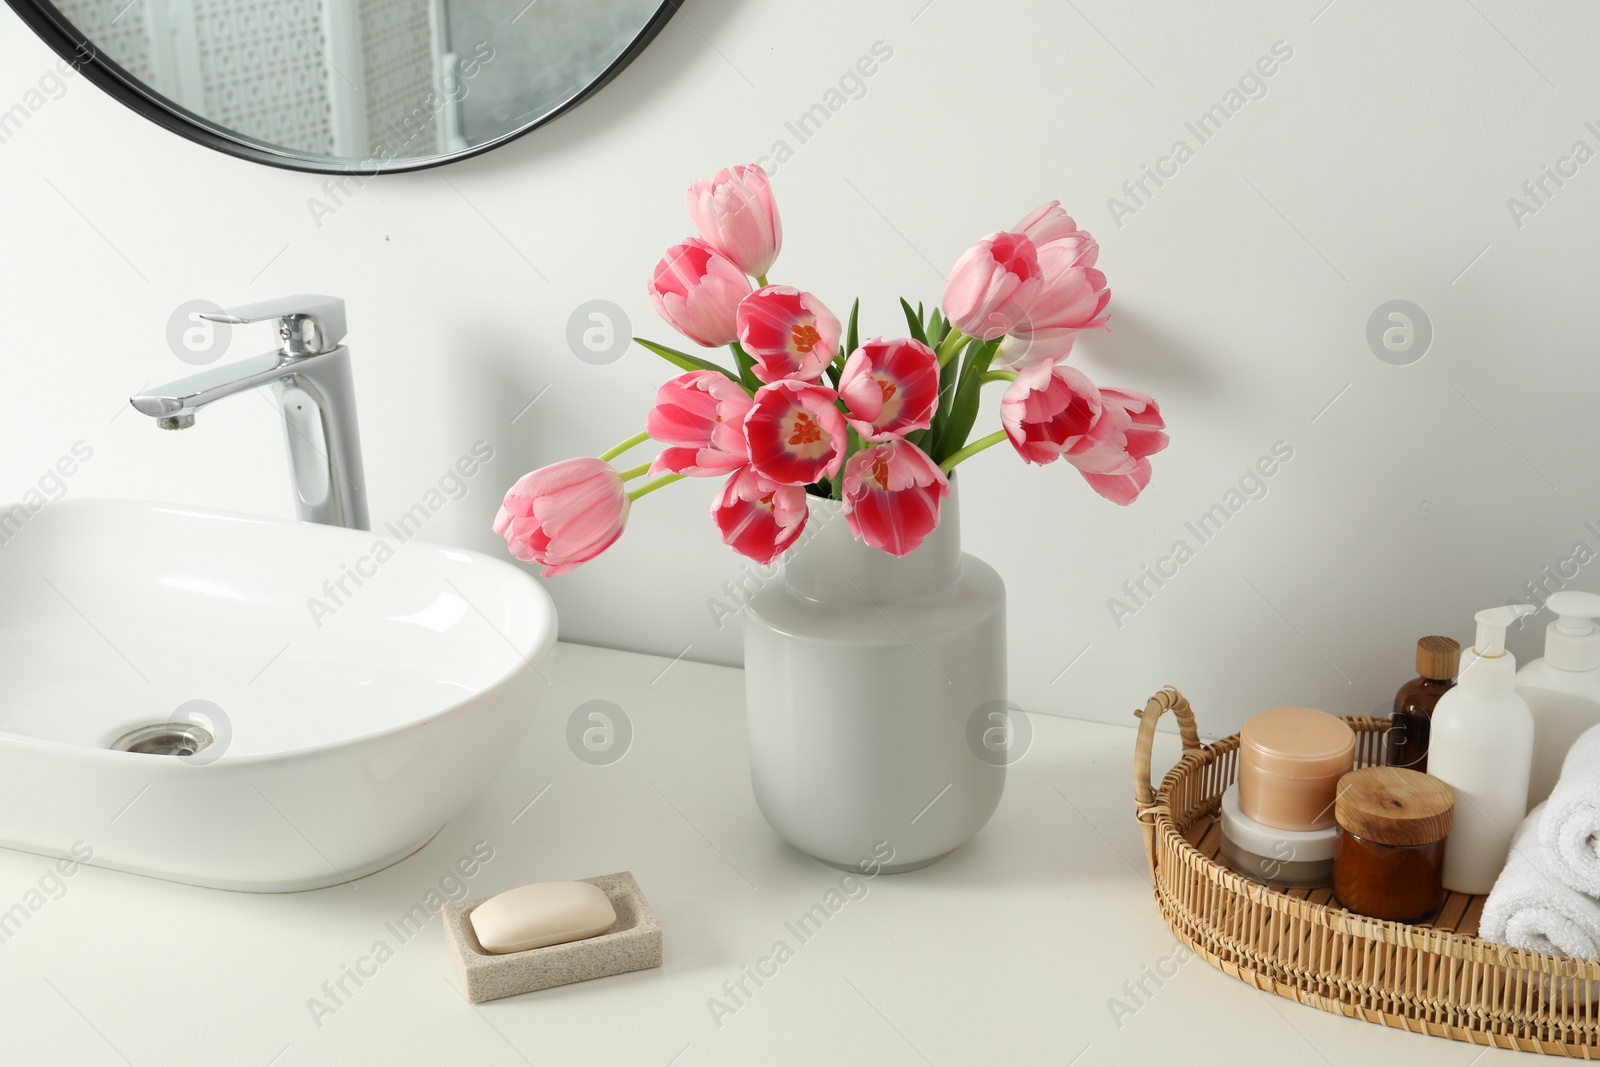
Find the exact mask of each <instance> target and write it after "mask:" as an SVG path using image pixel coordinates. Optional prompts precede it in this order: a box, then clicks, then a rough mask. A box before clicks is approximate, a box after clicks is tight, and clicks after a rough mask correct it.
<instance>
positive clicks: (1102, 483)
mask: <svg viewBox="0 0 1600 1067" xmlns="http://www.w3.org/2000/svg"><path fill="white" fill-rule="evenodd" d="M1018 380H1019V381H1020V380H1021V379H1020V378H1019V379H1018ZM1100 398H1101V400H1102V402H1103V404H1104V408H1103V410H1102V412H1101V415H1100V420H1099V423H1098V424H1097V425H1096V426H1095V427H1094V428H1093V429H1092V430H1091V431H1090V432H1089V433H1087V434H1085V435H1084V436H1083V437H1082V438H1081V439H1080V440H1079V441H1078V442H1077V443H1076V444H1075V445H1074V446H1073V447H1072V448H1070V449H1069V450H1068V451H1067V452H1066V453H1065V456H1066V460H1067V462H1068V463H1070V464H1072V465H1073V466H1074V467H1077V468H1078V470H1079V471H1080V472H1081V473H1082V474H1083V477H1084V479H1085V480H1086V481H1087V482H1088V483H1089V486H1090V488H1092V489H1093V490H1094V491H1095V492H1097V493H1099V494H1100V495H1101V496H1103V497H1105V498H1106V499H1107V500H1109V501H1111V502H1112V503H1114V504H1122V505H1127V504H1131V503H1133V502H1134V500H1136V499H1138V496H1139V494H1140V493H1141V492H1143V490H1144V488H1145V486H1147V485H1149V484H1150V459H1149V457H1150V456H1153V455H1155V454H1156V453H1157V452H1160V451H1161V450H1162V449H1163V448H1166V447H1167V442H1168V440H1169V439H1168V437H1167V434H1166V432H1165V428H1166V423H1165V422H1164V421H1162V418H1161V409H1160V408H1159V407H1158V406H1157V405H1156V402H1155V401H1154V400H1152V399H1151V398H1150V397H1148V396H1146V395H1145V394H1143V393H1139V392H1135V391H1134V390H1132V389H1102V390H1100Z"/></svg>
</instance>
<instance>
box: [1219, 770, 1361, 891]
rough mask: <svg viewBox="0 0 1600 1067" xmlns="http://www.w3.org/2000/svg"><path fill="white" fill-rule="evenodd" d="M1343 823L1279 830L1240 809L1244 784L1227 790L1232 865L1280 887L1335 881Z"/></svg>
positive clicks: (1224, 857)
mask: <svg viewBox="0 0 1600 1067" xmlns="http://www.w3.org/2000/svg"><path fill="white" fill-rule="evenodd" d="M1338 844H1339V828H1338V827H1337V826H1330V827H1328V828H1327V829H1325V830H1279V829H1277V828H1275V827H1271V826H1264V825H1262V824H1261V823H1259V822H1256V821H1255V820H1254V819H1252V818H1250V817H1249V816H1247V815H1245V814H1244V813H1243V812H1242V811H1240V810H1239V787H1238V786H1236V785H1234V786H1229V787H1228V791H1227V792H1226V793H1223V794H1222V848H1221V850H1220V851H1219V852H1218V854H1217V858H1218V859H1220V860H1221V861H1222V862H1223V863H1224V864H1225V865H1226V866H1227V867H1228V869H1230V870H1232V871H1234V872H1235V873H1238V874H1242V875H1244V876H1245V877H1246V878H1249V879H1251V880H1253V881H1257V882H1261V883H1262V884H1264V885H1270V886H1277V887H1278V888H1280V889H1320V888H1322V887H1324V886H1327V885H1331V884H1332V883H1333V854H1334V850H1335V849H1336V848H1337V847H1338Z"/></svg>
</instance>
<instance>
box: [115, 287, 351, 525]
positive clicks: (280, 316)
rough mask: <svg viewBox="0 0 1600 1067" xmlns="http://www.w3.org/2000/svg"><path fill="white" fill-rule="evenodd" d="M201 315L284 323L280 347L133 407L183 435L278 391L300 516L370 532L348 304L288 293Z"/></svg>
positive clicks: (157, 392) (140, 399) (159, 391)
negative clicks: (226, 401)
mask: <svg viewBox="0 0 1600 1067" xmlns="http://www.w3.org/2000/svg"><path fill="white" fill-rule="evenodd" d="M200 317H201V318H203V319H209V320H210V321H212V322H226V323H231V324H235V325H242V324H244V323H250V322H265V321H267V320H269V319H271V320H276V322H277V327H278V341H279V347H278V349H277V350H276V351H273V352H266V353H263V354H262V355H259V356H254V357H252V358H250V359H242V360H239V361H238V362H237V363H229V364H227V365H225V366H221V367H213V368H211V369H209V370H204V371H201V372H200V373H199V374H193V375H190V376H189V377H187V378H182V379H179V380H178V381H175V382H172V383H170V384H168V385H162V386H157V387H156V388H154V389H147V390H145V391H144V392H143V393H140V394H139V395H138V396H135V397H131V398H130V399H129V401H128V402H129V403H130V404H132V405H133V406H134V408H135V409H136V410H137V411H139V412H141V413H143V414H145V415H149V416H151V417H152V418H154V419H155V420H156V425H157V426H159V427H161V428H162V429H163V430H183V429H187V428H188V427H190V426H193V425H194V416H195V412H197V411H199V410H200V409H201V408H203V407H206V406H207V405H208V404H211V403H213V402H215V401H218V400H221V399H222V398H223V397H226V396H232V395H234V394H235V393H242V392H244V391H246V390H249V389H256V388H259V387H260V386H263V385H270V386H272V388H273V392H275V393H276V394H277V397H278V406H279V408H280V409H281V410H282V412H283V431H284V439H285V441H287V442H288V445H289V476H290V480H291V482H292V483H293V488H294V502H295V509H296V511H297V512H298V513H299V516H300V518H301V519H302V520H304V521H306V522H320V523H326V524H327V525H330V526H348V527H350V528H351V529H355V530H366V529H370V528H371V527H370V524H369V522H368V519H367V492H366V488H365V485H364V483H363V476H362V471H361V436H360V432H359V430H358V428H357V426H356V397H355V388H354V384H353V382H352V379H351V376H350V350H349V349H348V348H346V347H344V345H342V344H340V343H339V342H341V341H343V340H344V330H345V318H344V301H343V300H340V299H338V298H337V297H331V296H303V295H302V296H288V297H283V298H282V299H279V300H267V301H263V302H262V303H259V304H249V305H247V306H245V307H238V308H231V309H229V310H225V311H218V312H211V313H202V314H201V316H200Z"/></svg>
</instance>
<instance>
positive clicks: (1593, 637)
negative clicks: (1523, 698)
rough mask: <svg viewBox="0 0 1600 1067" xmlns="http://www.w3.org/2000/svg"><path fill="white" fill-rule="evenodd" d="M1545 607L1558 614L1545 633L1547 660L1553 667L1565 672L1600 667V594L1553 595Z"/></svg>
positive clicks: (1564, 592) (1565, 592)
mask: <svg viewBox="0 0 1600 1067" xmlns="http://www.w3.org/2000/svg"><path fill="white" fill-rule="evenodd" d="M1544 603H1545V607H1547V608H1549V609H1550V610H1551V611H1553V612H1555V613H1556V621H1555V622H1552V623H1551V624H1550V625H1549V626H1547V627H1546V628H1545V631H1544V658H1545V661H1546V662H1547V663H1549V664H1550V666H1552V667H1557V668H1559V669H1561V670H1564V671H1592V670H1594V669H1595V668H1597V667H1600V628H1597V627H1596V626H1595V625H1594V619H1595V618H1596V617H1600V595H1597V594H1595V593H1585V592H1583V591H1582V590H1578V589H1563V590H1562V591H1561V592H1559V593H1551V594H1550V596H1549V598H1548V599H1546V600H1545V602H1544Z"/></svg>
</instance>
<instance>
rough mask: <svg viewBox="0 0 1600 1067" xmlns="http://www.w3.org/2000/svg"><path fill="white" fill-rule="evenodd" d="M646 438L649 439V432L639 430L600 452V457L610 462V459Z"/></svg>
mask: <svg viewBox="0 0 1600 1067" xmlns="http://www.w3.org/2000/svg"><path fill="white" fill-rule="evenodd" d="M648 440H650V432H649V431H648V430H641V431H639V432H638V433H636V434H634V435H633V436H632V437H630V438H628V439H627V440H626V441H623V442H621V443H619V444H617V445H616V446H615V447H613V448H608V449H606V450H605V451H604V452H602V453H600V458H601V459H603V460H605V461H606V462H607V463H610V462H611V461H612V460H614V459H616V458H617V457H618V456H620V455H622V454H623V453H624V452H626V451H627V450H628V449H630V448H632V447H633V446H634V445H642V444H644V443H645V442H646V441H648Z"/></svg>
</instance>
